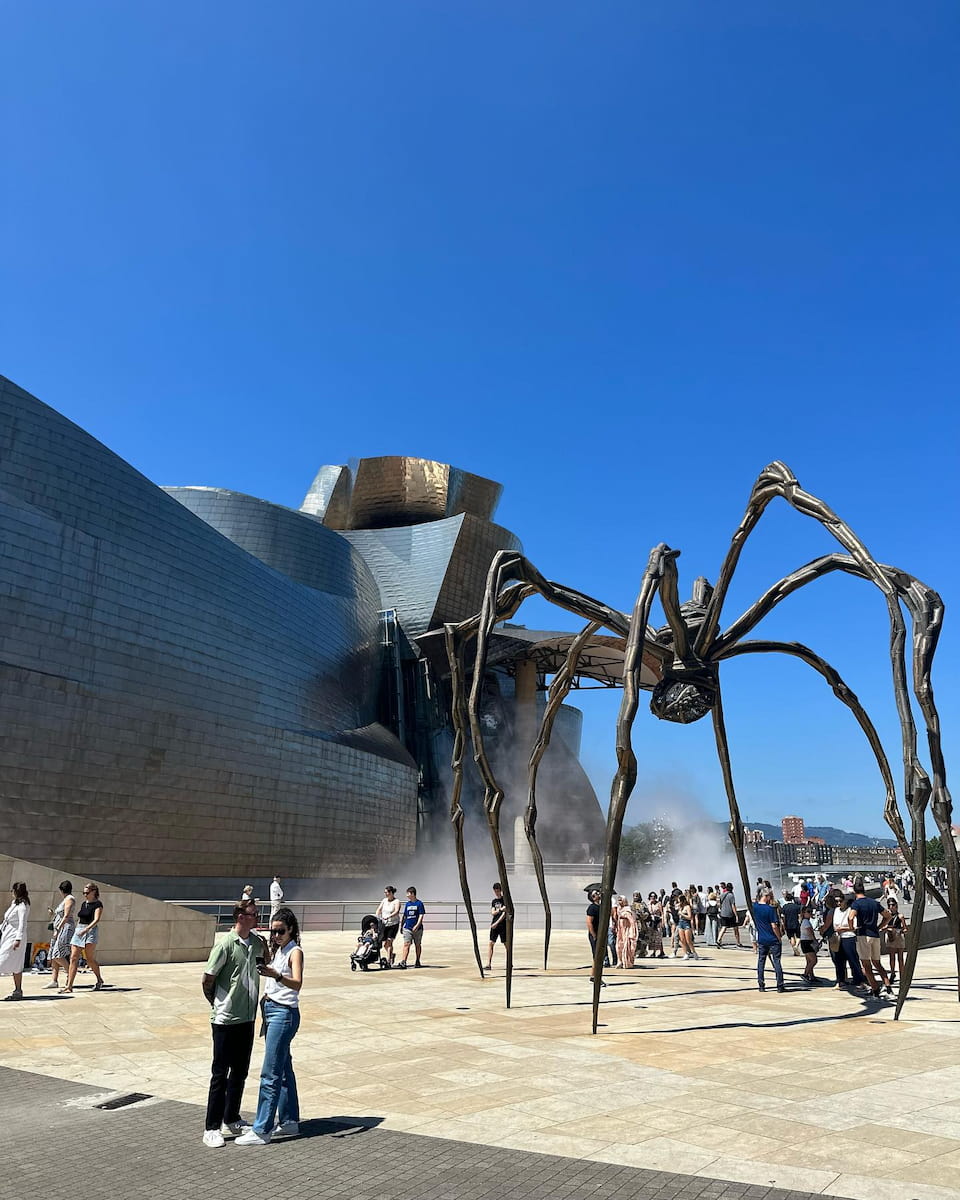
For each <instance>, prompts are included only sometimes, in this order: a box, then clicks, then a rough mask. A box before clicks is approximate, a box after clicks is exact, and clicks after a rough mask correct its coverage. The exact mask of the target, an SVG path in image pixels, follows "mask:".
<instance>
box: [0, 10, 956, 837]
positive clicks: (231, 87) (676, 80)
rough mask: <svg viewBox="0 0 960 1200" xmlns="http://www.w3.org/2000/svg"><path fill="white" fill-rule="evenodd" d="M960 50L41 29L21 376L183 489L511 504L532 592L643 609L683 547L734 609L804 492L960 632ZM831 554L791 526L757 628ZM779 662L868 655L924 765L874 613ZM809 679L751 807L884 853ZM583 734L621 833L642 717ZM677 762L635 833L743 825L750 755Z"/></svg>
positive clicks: (753, 763)
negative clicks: (394, 459) (717, 581)
mask: <svg viewBox="0 0 960 1200" xmlns="http://www.w3.org/2000/svg"><path fill="white" fill-rule="evenodd" d="M958 32H960V17H958V14H957V10H956V8H955V6H953V5H950V4H947V3H936V2H930V3H925V2H923V0H921V2H920V3H917V4H914V5H911V6H909V7H908V6H904V5H901V4H893V3H871V4H866V3H858V2H856V0H854V2H851V3H847V4H844V5H842V6H838V5H835V4H828V3H816V2H815V3H806V4H803V5H799V4H792V5H790V4H788V5H771V4H770V3H769V2H768V0H762V2H755V3H754V2H743V3H738V4H734V5H729V4H727V5H714V4H704V3H696V4H694V3H686V2H684V0H665V2H663V3H644V4H636V3H633V2H629V3H609V2H604V0H597V2H595V3H592V4H589V5H587V4H584V3H582V2H581V0H578V2H576V3H572V2H566V0H550V2H549V3H537V2H530V3H525V4H522V5H516V4H505V3H483V4H479V3H471V2H467V0H464V2H463V3H456V4H451V3H449V2H443V3H441V2H439V0H437V2H435V3H418V2H416V0H407V2H406V3H404V4H385V3H381V4H373V3H365V2H363V0H352V2H351V3H350V4H341V5H333V4H327V3H316V0H309V2H305V3H298V2H288V3H284V4H282V5H276V6H272V7H271V8H270V9H266V8H264V7H263V6H262V5H260V4H253V3H247V2H239V3H237V2H232V3H230V4H226V3H218V2H216V0H208V2H207V3H205V4H203V5H187V4H184V3H169V2H165V3H162V4H161V3H155V2H152V0H140V2H139V3H137V4H135V5H131V4H129V3H127V2H126V0H123V2H119V0H118V2H114V3H108V2H105V0H93V2H92V3H88V4H84V5H75V4H66V3H59V4H57V3H53V4H49V5H21V6H16V7H14V8H11V9H10V10H8V12H7V13H6V15H5V49H6V55H5V58H6V64H5V69H4V72H3V77H2V79H0V89H2V111H3V114H4V117H3V129H2V150H3V161H4V163H5V167H6V182H5V187H4V189H3V198H2V200H0V220H2V244H3V250H4V258H5V260H6V270H5V286H4V288H3V292H2V295H0V336H2V345H3V358H2V370H3V371H4V373H5V374H7V375H9V376H11V377H12V378H13V379H15V380H16V381H17V382H18V383H20V384H21V385H23V386H24V387H26V388H27V389H28V390H30V391H32V392H34V393H35V394H36V395H38V396H40V397H41V398H42V399H43V400H45V401H46V402H47V403H49V404H51V405H53V406H54V407H55V408H57V409H59V410H60V411H61V412H64V413H65V414H67V415H68V416H69V417H71V418H72V419H73V420H75V421H77V422H78V423H79V424H80V425H82V426H83V427H85V428H86V429H88V430H90V431H91V432H92V433H94V434H95V435H96V436H97V437H99V438H100V439H101V440H103V441H104V442H105V443H106V444H107V445H108V446H110V447H111V448H112V449H113V450H115V451H117V452H118V453H119V454H121V455H122V456H123V457H125V458H126V459H128V460H129V461H130V462H132V463H133V464H134V465H135V466H136V467H138V468H139V469H140V470H141V471H143V472H144V473H145V474H146V475H148V476H149V477H150V478H151V479H153V480H155V481H157V482H159V483H210V484H217V485H221V486H226V487H232V488H237V489H239V490H242V491H247V492H250V493H253V494H255V495H259V496H263V497H266V498H269V499H271V500H275V501H278V502H281V503H285V504H292V505H296V504H299V502H300V499H301V497H302V495H303V493H304V491H305V490H306V488H307V486H308V484H309V482H310V480H311V478H312V476H313V474H314V472H315V470H316V468H317V466H318V465H319V464H321V463H325V462H345V461H346V460H347V459H349V458H353V457H358V456H362V455H377V454H390V453H406V454H418V455H423V456H427V457H433V458H437V459H441V460H444V461H449V462H453V463H455V464H457V465H459V466H462V467H465V468H467V469H469V470H472V471H475V472H477V473H480V474H484V475H488V476H491V477H493V478H495V479H498V480H500V481H501V482H502V483H503V484H504V485H505V491H504V498H503V502H502V504H501V507H500V510H499V514H498V516H499V519H500V521H501V522H502V523H503V524H505V525H507V526H508V527H510V528H512V529H514V530H515V531H516V532H517V533H518V534H519V535H520V536H521V537H522V539H523V541H524V545H525V549H526V551H527V553H528V555H529V556H530V557H531V559H532V560H533V561H534V562H535V563H537V565H538V566H539V567H540V568H541V569H542V570H543V571H544V572H545V573H546V574H547V575H548V576H551V577H553V578H556V579H562V580H565V581H567V582H569V583H571V584H573V585H575V586H577V587H580V588H582V589H583V590H585V591H589V592H592V593H593V594H595V595H598V596H601V597H603V598H604V599H606V600H608V601H609V602H610V603H613V604H616V605H619V606H620V607H623V608H629V607H630V606H631V605H632V602H633V599H634V596H635V593H636V588H637V585H638V582H639V579H640V575H641V573H642V570H643V566H644V564H645V562H646V558H647V554H648V551H649V549H650V547H651V546H652V545H653V544H655V543H656V542H659V541H666V542H668V543H669V544H670V545H672V546H676V547H679V548H680V549H681V550H682V555H681V558H680V560H679V568H680V571H681V589H682V591H684V592H686V591H687V589H688V588H689V583H690V580H691V579H692V577H693V576H695V575H698V574H706V575H707V576H708V577H710V578H714V577H715V575H716V571H717V567H718V565H719V563H720V561H721V559H722V556H723V553H724V551H725V549H726V546H727V543H728V540H729V537H730V534H731V533H732V531H733V529H734V528H735V527H736V524H737V522H738V520H739V518H740V516H741V514H742V511H743V507H744V503H745V501H746V498H747V495H748V493H749V489H750V485H751V483H752V481H753V479H754V477H755V476H756V474H757V473H758V471H759V470H760V469H761V468H762V467H763V466H764V464H765V463H766V462H768V461H769V460H771V459H773V458H782V459H784V460H785V461H786V462H787V463H788V464H789V465H790V466H791V467H792V468H793V469H794V470H795V471H796V473H797V474H798V476H799V478H800V480H801V482H802V483H803V484H804V485H805V486H806V487H807V488H808V489H809V490H811V491H813V492H816V493H818V494H820V495H822V496H823V497H825V498H826V499H827V500H828V502H829V503H830V504H831V505H832V506H833V507H834V508H835V509H837V510H838V511H839V512H840V513H841V515H842V516H844V517H845V518H846V519H847V520H848V521H849V523H850V524H852V525H853V527H854V528H855V529H856V530H857V531H858V532H859V533H860V534H861V536H863V538H864V539H865V540H866V541H867V543H868V545H869V546H870V547H871V548H872V549H873V550H874V552H875V554H876V555H877V557H878V558H880V559H882V560H884V561H887V562H892V563H895V564H897V565H898V566H901V567H903V568H905V569H907V570H909V571H911V572H913V573H914V574H917V575H919V576H920V577H921V578H923V579H925V580H926V581H927V582H929V583H931V584H932V585H934V586H935V587H937V588H938V589H939V590H940V591H941V592H942V594H943V595H944V597H945V599H946V600H947V604H948V609H949V607H950V605H951V602H952V600H953V598H954V596H955V595H956V592H957V582H958V569H957V562H956V553H955V534H954V531H955V529H956V524H957V521H956V518H957V505H956V500H955V495H954V486H955V480H956V477H957V433H958V418H957V416H956V412H955V409H956V382H957V367H958V361H957V359H958V352H957V345H958V342H957V309H958V303H957V301H958V294H960V293H958V239H957V220H956V212H957V211H958V208H960V206H958V183H960V165H958V157H957V141H956V114H957V109H958V98H960V97H958V87H957V83H956V70H955V66H956V54H957V43H958ZM829 546H830V543H829V539H828V538H827V536H826V534H825V533H823V532H822V531H821V530H819V529H817V528H816V527H814V526H813V525H812V524H811V523H810V522H809V521H804V520H803V519H802V518H801V517H799V516H796V515H795V514H791V513H789V512H788V511H787V510H786V509H785V508H782V507H778V509H777V510H776V511H772V512H771V513H770V515H769V517H768V518H767V520H766V521H765V523H764V525H763V526H762V527H761V529H760V531H759V532H758V534H757V535H756V537H755V539H754V540H753V541H751V543H750V544H749V547H748V550H747V552H746V553H745V554H744V558H743V562H742V564H741V568H740V570H739V572H738V575H737V580H736V585H735V587H734V589H733V590H732V593H731V596H730V600H729V602H728V610H727V615H728V617H729V618H732V617H734V616H735V615H736V614H737V613H738V612H739V611H740V609H741V608H743V607H745V606H746V605H747V604H749V603H750V602H751V601H752V599H754V598H755V597H756V596H758V595H759V594H760V592H761V591H763V589H764V588H765V587H766V586H767V585H768V584H769V583H770V582H771V581H772V580H773V579H775V578H778V577H779V576H781V575H782V574H784V573H786V572H787V571H789V570H790V569H792V568H793V567H794V566H796V565H799V564H800V563H802V562H805V561H807V559H809V558H812V557H814V556H815V555H817V554H819V553H821V552H823V551H824V550H826V549H827V548H829ZM952 615H953V614H952V610H950V611H948V617H947V627H946V633H945V636H944V639H943V643H942V648H941V652H940V657H939V663H938V669H937V673H936V676H935V683H936V684H937V685H938V701H939V703H940V707H941V713H942V717H943V720H944V727H945V734H946V745H947V752H948V756H949V754H950V751H951V748H952V747H955V745H956V735H955V731H956V728H957V718H958V715H960V713H958V709H960V704H958V694H957V685H956V673H957V670H956V669H957V645H958V642H957V636H956V633H955V630H954V627H953V624H952ZM518 619H521V620H525V621H526V623H527V624H531V625H543V626H553V627H570V622H569V621H568V620H566V619H565V618H563V617H562V616H561V615H559V614H554V613H552V612H551V611H550V610H547V609H546V608H545V606H542V605H531V606H530V607H529V609H525V610H523V614H522V615H521V617H520V618H518ZM767 632H769V634H770V636H776V637H784V638H796V639H798V640H801V641H804V642H807V643H808V644H810V645H812V646H813V647H814V648H816V649H818V650H819V651H820V652H821V653H823V654H825V655H826V657H828V658H830V659H831V660H832V661H833V662H834V663H835V665H837V667H838V668H839V669H840V670H841V671H842V672H843V673H844V674H845V676H846V677H847V679H848V681H849V682H850V683H851V685H852V686H853V687H854V688H855V689H856V690H857V691H858V693H859V694H860V696H861V698H862V699H863V700H864V701H865V702H866V704H867V706H868V708H869V709H870V710H871V712H872V713H873V715H874V716H875V718H876V720H877V722H878V724H879V726H880V728H881V730H882V732H883V734H884V736H885V737H886V739H887V742H888V745H889V748H890V752H891V754H892V755H893V756H894V757H896V754H897V750H898V741H899V736H898V728H897V725H896V719H895V713H894V710H893V702H892V695H891V689H890V684H889V667H888V665H887V661H886V648H885V647H886V639H887V633H886V626H885V616H884V611H883V605H882V602H881V601H880V600H879V597H878V596H877V595H875V594H873V593H872V591H871V589H870V588H869V587H868V585H866V584H863V583H857V582H853V581H850V580H842V579H835V580H830V581H825V582H822V583H820V584H818V585H815V586H814V587H813V588H808V589H806V591H805V593H804V594H802V595H801V596H798V597H795V598H794V599H792V600H791V601H790V602H789V603H788V604H785V605H784V606H782V609H781V610H780V611H778V612H777V614H775V616H774V618H772V619H771V620H770V622H769V623H768V626H767ZM807 674H809V672H806V669H805V668H803V667H802V666H801V665H799V664H796V663H793V662H789V661H788V662H779V661H771V660H770V659H769V657H766V656H765V657H764V658H763V659H756V660H741V661H740V662H737V663H734V664H731V665H730V666H729V667H728V668H727V669H726V670H725V672H724V676H723V684H724V691H725V698H726V699H725V704H726V708H727V720H728V726H729V733H730V738H731V745H732V752H733V761H734V770H735V776H736V780H737V784H738V787H739V790H740V795H741V807H742V809H743V811H744V812H745V813H746V814H748V815H750V816H751V817H753V818H754V819H758V820H778V819H779V818H780V816H782V815H784V814H785V813H788V812H798V813H800V814H801V815H804V816H806V817H807V819H808V821H811V822H812V823H829V824H834V825H840V826H844V827H846V828H855V829H859V830H863V831H866V832H875V833H879V834H882V833H883V832H884V826H883V822H882V818H881V807H882V794H881V792H880V791H879V789H878V785H877V780H876V778H875V770H874V768H873V767H872V765H871V760H870V758H869V757H868V755H867V754H866V753H865V752H864V748H863V746H861V744H860V743H861V740H862V739H861V738H860V734H859V732H858V731H857V729H856V727H855V726H853V725H852V722H851V721H850V719H849V718H848V716H847V714H846V712H845V710H843V709H842V708H841V707H840V706H839V705H838V704H837V703H836V701H835V700H834V699H833V698H832V696H831V695H830V693H829V692H828V691H827V689H826V688H825V687H824V686H823V684H822V683H820V681H819V680H818V679H817V678H815V677H813V676H812V675H811V676H810V678H809V679H808V678H807V677H806V676H807ZM581 699H582V701H583V706H584V709H585V713H586V724H585V747H584V757H585V760H586V762H587V764H588V766H589V768H590V771H591V774H592V776H593V778H594V779H595V782H596V783H597V786H598V790H600V792H601V794H602V795H603V796H604V799H605V793H606V790H607V787H608V783H609V777H610V774H611V771H612V763H613V754H612V744H613V718H614V715H615V708H616V697H612V696H609V695H603V694H599V693H593V692H591V693H584V694H583V695H582V697H581ZM637 745H638V750H639V753H640V757H641V771H640V783H639V785H638V791H637V798H636V800H635V801H634V803H633V805H632V807H631V810H630V818H631V819H641V818H642V817H644V816H645V815H647V814H648V813H649V812H651V811H653V809H654V808H656V807H658V806H662V805H663V804H665V803H670V802H671V798H673V797H677V796H681V797H684V799H685V802H686V801H689V802H690V803H691V804H693V805H695V806H697V805H698V806H700V807H702V809H704V810H705V811H707V812H709V813H711V814H713V815H715V816H717V817H718V818H719V817H721V816H723V813H724V800H723V795H722V790H721V784H720V778H719V772H718V770H717V767H716V762H715V756H714V752H713V747H712V735H711V732H710V728H709V722H703V723H701V724H699V725H696V726H692V727H687V728H679V727H672V726H667V725H665V724H662V723H658V722H656V721H655V720H654V719H653V718H652V717H650V716H649V715H646V716H645V715H643V714H641V717H640V719H639V723H638V727H637ZM949 761H950V760H949V757H948V763H949Z"/></svg>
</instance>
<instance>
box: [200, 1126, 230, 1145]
mask: <svg viewBox="0 0 960 1200" xmlns="http://www.w3.org/2000/svg"><path fill="white" fill-rule="evenodd" d="M203 1144H204V1145H205V1146H211V1147H212V1148H213V1149H216V1148H217V1147H218V1146H224V1145H226V1143H225V1142H224V1140H223V1134H222V1133H221V1132H220V1130H219V1129H208V1130H206V1131H205V1132H204V1135H203Z"/></svg>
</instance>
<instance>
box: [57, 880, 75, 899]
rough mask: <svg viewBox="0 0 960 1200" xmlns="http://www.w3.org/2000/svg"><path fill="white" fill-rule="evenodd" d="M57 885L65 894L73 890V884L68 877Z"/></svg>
mask: <svg viewBox="0 0 960 1200" xmlns="http://www.w3.org/2000/svg"><path fill="white" fill-rule="evenodd" d="M59 887H60V891H61V892H63V894H64V895H65V896H69V895H70V893H71V892H72V891H73V884H72V883H71V882H70V880H69V879H64V880H63V882H62V883H61V884H60V885H59Z"/></svg>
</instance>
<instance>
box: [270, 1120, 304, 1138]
mask: <svg viewBox="0 0 960 1200" xmlns="http://www.w3.org/2000/svg"><path fill="white" fill-rule="evenodd" d="M273 1136H274V1137H299V1136H300V1122H299V1121H284V1123H283V1124H282V1125H278V1126H277V1127H276V1129H274V1131H273Z"/></svg>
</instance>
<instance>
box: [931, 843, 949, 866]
mask: <svg viewBox="0 0 960 1200" xmlns="http://www.w3.org/2000/svg"><path fill="white" fill-rule="evenodd" d="M944 861H945V860H944V854H943V842H941V841H940V839H939V837H932V838H930V840H929V841H928V842H927V866H928V867H942V866H943V864H944Z"/></svg>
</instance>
